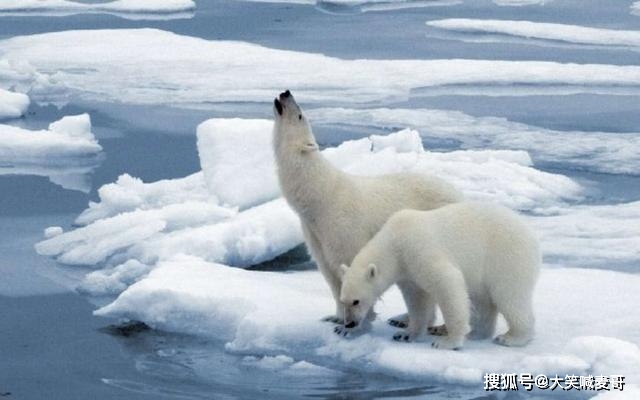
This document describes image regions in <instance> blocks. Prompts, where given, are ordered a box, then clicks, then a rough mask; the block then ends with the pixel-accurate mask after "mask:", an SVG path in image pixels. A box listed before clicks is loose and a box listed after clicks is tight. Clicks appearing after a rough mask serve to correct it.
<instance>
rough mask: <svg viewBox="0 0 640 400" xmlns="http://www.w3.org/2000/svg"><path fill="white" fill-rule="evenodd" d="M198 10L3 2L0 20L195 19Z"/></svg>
mask: <svg viewBox="0 0 640 400" xmlns="http://www.w3.org/2000/svg"><path fill="white" fill-rule="evenodd" d="M195 7H196V4H195V3H194V2H193V0H111V1H106V2H100V3H95V2H94V3H84V2H79V1H70V0H3V2H2V3H1V4H0V17H2V16H28V15H43V16H66V15H73V14H81V13H90V14H98V13H105V14H113V15H117V16H120V17H122V18H127V19H175V18H190V17H192V16H193V10H194V9H195Z"/></svg>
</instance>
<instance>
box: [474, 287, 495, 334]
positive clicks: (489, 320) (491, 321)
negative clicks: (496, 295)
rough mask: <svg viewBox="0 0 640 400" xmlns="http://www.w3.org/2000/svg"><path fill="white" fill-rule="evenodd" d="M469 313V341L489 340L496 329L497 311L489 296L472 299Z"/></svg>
mask: <svg viewBox="0 0 640 400" xmlns="http://www.w3.org/2000/svg"><path fill="white" fill-rule="evenodd" d="M472 302H473V311H472V313H471V333H470V334H469V339H473V340H482V339H490V338H492V337H493V334H494V332H495V329H496V321H497V319H498V309H497V308H496V305H495V304H493V302H492V301H491V298H489V296H482V297H480V298H474V299H473V300H472Z"/></svg>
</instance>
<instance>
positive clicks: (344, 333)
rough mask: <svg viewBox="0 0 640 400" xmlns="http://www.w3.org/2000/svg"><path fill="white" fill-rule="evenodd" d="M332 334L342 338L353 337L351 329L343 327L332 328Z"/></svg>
mask: <svg viewBox="0 0 640 400" xmlns="http://www.w3.org/2000/svg"><path fill="white" fill-rule="evenodd" d="M333 332H334V333H335V334H336V335H339V336H342V337H347V336H353V332H352V329H348V328H345V327H344V325H339V326H336V327H335V328H333Z"/></svg>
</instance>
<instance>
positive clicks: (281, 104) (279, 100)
mask: <svg viewBox="0 0 640 400" xmlns="http://www.w3.org/2000/svg"><path fill="white" fill-rule="evenodd" d="M291 102H293V96H292V95H291V92H290V91H289V90H287V91H284V92H282V93H280V94H279V95H278V97H276V98H275V99H273V108H274V109H275V111H276V112H277V113H278V115H279V116H282V113H283V112H284V109H285V108H286V105H285V103H289V104H290V103H291ZM293 104H295V103H293Z"/></svg>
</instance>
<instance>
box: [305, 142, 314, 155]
mask: <svg viewBox="0 0 640 400" xmlns="http://www.w3.org/2000/svg"><path fill="white" fill-rule="evenodd" d="M316 150H318V145H317V144H316V143H313V142H307V143H305V144H303V145H302V152H303V153H311V152H312V151H316Z"/></svg>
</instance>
